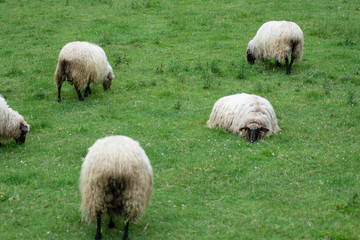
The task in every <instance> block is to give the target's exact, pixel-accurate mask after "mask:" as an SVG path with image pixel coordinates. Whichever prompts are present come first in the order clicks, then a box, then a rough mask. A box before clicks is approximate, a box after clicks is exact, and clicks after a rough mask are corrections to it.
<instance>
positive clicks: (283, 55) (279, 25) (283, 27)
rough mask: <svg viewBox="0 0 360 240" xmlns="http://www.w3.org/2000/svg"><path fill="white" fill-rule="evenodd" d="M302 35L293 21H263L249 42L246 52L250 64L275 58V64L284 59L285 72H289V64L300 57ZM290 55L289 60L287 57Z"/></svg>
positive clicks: (302, 45) (302, 44) (302, 41)
mask: <svg viewBox="0 0 360 240" xmlns="http://www.w3.org/2000/svg"><path fill="white" fill-rule="evenodd" d="M303 47H304V36H303V32H302V31H301V29H300V27H299V26H298V25H297V24H296V23H294V22H287V21H270V22H266V23H264V24H263V25H262V26H261V27H260V28H259V30H258V31H257V33H256V35H255V37H254V38H253V39H252V40H251V41H250V42H249V44H248V47H247V50H246V54H247V60H248V62H249V63H250V64H254V62H255V60H256V59H258V60H260V61H262V62H263V61H264V60H270V59H276V62H277V66H278V67H279V66H281V64H280V62H282V61H284V60H285V63H286V73H287V74H290V73H291V65H292V64H293V62H294V61H299V60H300V59H301V57H302V51H303ZM290 56H291V61H290V62H289V58H290Z"/></svg>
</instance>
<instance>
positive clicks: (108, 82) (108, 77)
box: [103, 72, 114, 90]
mask: <svg viewBox="0 0 360 240" xmlns="http://www.w3.org/2000/svg"><path fill="white" fill-rule="evenodd" d="M113 78H114V75H113V74H112V73H111V72H109V74H108V75H107V80H106V81H105V82H104V83H103V87H104V90H108V89H109V88H110V86H111V80H112V79H113Z"/></svg>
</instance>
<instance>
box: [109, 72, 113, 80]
mask: <svg viewBox="0 0 360 240" xmlns="http://www.w3.org/2000/svg"><path fill="white" fill-rule="evenodd" d="M114 77H115V75H114V74H112V73H111V72H109V74H108V75H107V78H108V79H109V80H111V79H113V78H114Z"/></svg>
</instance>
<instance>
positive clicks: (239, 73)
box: [236, 68, 245, 80]
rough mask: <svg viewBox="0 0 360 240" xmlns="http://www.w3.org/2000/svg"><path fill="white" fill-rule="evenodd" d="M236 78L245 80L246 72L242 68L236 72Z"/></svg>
mask: <svg viewBox="0 0 360 240" xmlns="http://www.w3.org/2000/svg"><path fill="white" fill-rule="evenodd" d="M236 78H237V79H239V80H242V79H245V71H244V69H242V68H239V69H238V70H236Z"/></svg>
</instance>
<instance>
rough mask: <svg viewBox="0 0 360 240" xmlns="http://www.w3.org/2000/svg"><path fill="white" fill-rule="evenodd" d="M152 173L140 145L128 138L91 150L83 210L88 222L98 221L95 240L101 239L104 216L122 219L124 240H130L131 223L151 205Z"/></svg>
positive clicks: (107, 139) (83, 180) (84, 179)
mask: <svg viewBox="0 0 360 240" xmlns="http://www.w3.org/2000/svg"><path fill="white" fill-rule="evenodd" d="M152 184H153V172H152V167H151V164H150V161H149V159H148V157H147V156H146V154H145V152H144V150H143V149H142V148H141V147H140V145H139V143H138V142H137V141H135V140H133V139H131V138H129V137H126V136H108V137H105V138H102V139H99V140H97V141H96V142H95V143H94V145H93V146H91V147H90V148H89V150H88V153H87V155H86V157H85V159H84V162H83V164H82V167H81V172H80V192H81V198H82V203H81V210H82V214H83V216H84V217H85V218H86V219H87V220H88V222H95V220H97V230H96V235H95V239H101V214H102V213H107V214H108V215H109V216H110V221H109V225H108V227H109V228H114V227H115V223H114V222H113V217H116V216H123V217H124V221H125V228H124V235H123V240H125V239H128V229H129V222H130V221H133V220H134V221H136V220H138V219H139V218H140V216H141V214H142V213H143V212H144V210H145V208H146V206H147V205H148V204H149V201H150V196H151V192H152Z"/></svg>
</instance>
